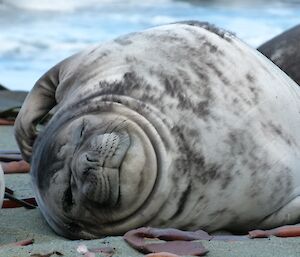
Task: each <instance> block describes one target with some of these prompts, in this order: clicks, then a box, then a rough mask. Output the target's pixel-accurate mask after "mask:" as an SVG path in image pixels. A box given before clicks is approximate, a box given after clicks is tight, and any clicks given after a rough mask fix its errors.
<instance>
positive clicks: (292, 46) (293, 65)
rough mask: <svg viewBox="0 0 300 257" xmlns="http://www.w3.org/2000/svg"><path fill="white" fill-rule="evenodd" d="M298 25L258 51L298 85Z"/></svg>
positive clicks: (299, 39)
mask: <svg viewBox="0 0 300 257" xmlns="http://www.w3.org/2000/svg"><path fill="white" fill-rule="evenodd" d="M299 42H300V25H298V26H295V27H293V28H291V29H289V30H287V31H285V32H283V33H282V34H280V35H278V36H276V37H274V38H272V39H270V40H269V41H267V42H266V43H264V44H263V45H261V46H260V47H258V51H260V52H261V53H262V54H264V55H265V56H266V57H268V58H269V59H270V60H271V61H272V62H274V63H275V64H276V65H277V66H278V67H279V68H281V69H282V70H283V71H284V72H285V73H286V74H288V75H289V76H290V77H291V78H292V79H293V80H294V81H295V82H296V83H297V84H298V85H300V72H299V70H300V45H299Z"/></svg>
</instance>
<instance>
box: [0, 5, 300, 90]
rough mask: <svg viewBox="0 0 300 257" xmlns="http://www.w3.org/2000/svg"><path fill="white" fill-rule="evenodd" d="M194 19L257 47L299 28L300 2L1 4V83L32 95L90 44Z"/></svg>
mask: <svg viewBox="0 0 300 257" xmlns="http://www.w3.org/2000/svg"><path fill="white" fill-rule="evenodd" d="M192 19H195V20H200V21H209V22H211V23H214V24H215V25H217V26H220V27H223V28H225V29H228V30H230V31H232V32H234V33H235V34H236V35H237V36H238V37H240V38H242V39H243V40H244V41H245V42H247V43H248V44H250V45H251V46H253V47H257V46H258V45H260V44H261V43H263V42H265V41H266V40H268V39H270V38H272V37H273V36H275V35H277V34H279V33H281V32H282V31H284V30H286V29H288V28H290V27H292V26H295V25H296V24H300V1H296V0H294V1H293V0H283V1H279V0H265V1H264V0H252V1H251V0H249V1H238V0H235V1H234V0H206V1H205V0H202V1H201V0H198V1H197V0H194V1H183V0H142V1H141V0H127V1H126V0H119V1H114V0H0V28H1V33H0V83H2V84H3V85H5V86H6V87H8V88H10V89H19V90H30V89H31V88H32V86H33V85H34V83H35V81H36V80H37V79H38V78H39V77H40V76H41V75H42V74H43V73H44V72H46V71H47V70H48V69H49V68H50V67H52V66H53V65H54V64H56V63H57V62H59V61H60V60H62V59H63V58H65V57H67V56H69V55H71V54H73V53H75V52H77V51H79V50H81V49H83V48H84V47H86V46H88V45H92V44H97V43H100V42H103V41H107V40H109V39H112V38H114V37H116V36H118V35H121V34H124V33H128V32H132V31H136V30H141V29H144V28H148V27H152V26H155V25H159V24H164V23H169V22H174V21H179V20H192Z"/></svg>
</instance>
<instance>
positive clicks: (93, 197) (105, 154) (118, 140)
mask: <svg viewBox="0 0 300 257" xmlns="http://www.w3.org/2000/svg"><path fill="white" fill-rule="evenodd" d="M129 147H130V137H129V134H128V133H127V132H125V131H122V132H111V133H104V134H96V135H95V133H93V135H92V136H90V137H89V138H88V139H86V140H85V142H84V144H83V145H82V146H81V147H80V148H79V149H78V151H77V153H76V154H75V158H74V165H73V171H74V172H75V173H76V175H75V176H76V178H77V182H78V184H79V185H78V188H80V190H81V192H82V195H83V196H84V197H86V198H87V199H88V200H90V201H93V202H95V203H98V204H101V205H102V206H109V207H113V206H115V205H117V203H118V201H119V196H120V169H121V165H122V162H123V160H124V157H125V155H126V152H127V151H128V148H129ZM78 180H79V181H78Z"/></svg>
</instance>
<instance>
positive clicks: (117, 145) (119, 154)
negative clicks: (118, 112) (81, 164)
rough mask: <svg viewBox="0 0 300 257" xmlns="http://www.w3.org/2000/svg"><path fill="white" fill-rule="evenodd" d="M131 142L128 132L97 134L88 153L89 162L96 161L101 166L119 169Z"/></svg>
mask: <svg viewBox="0 0 300 257" xmlns="http://www.w3.org/2000/svg"><path fill="white" fill-rule="evenodd" d="M129 144H130V139H129V135H128V134H127V133H126V132H123V133H116V132H112V133H105V134H102V135H97V136H95V137H93V138H92V140H91V149H90V150H89V152H88V153H87V155H86V159H87V162H90V163H93V162H95V163H97V165H98V166H99V167H107V168H116V169H118V168H119V167H120V165H121V163H122V160H123V159H124V156H125V154H126V151H127V150H128V147H129Z"/></svg>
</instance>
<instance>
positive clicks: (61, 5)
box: [0, 0, 172, 12]
mask: <svg viewBox="0 0 300 257" xmlns="http://www.w3.org/2000/svg"><path fill="white" fill-rule="evenodd" d="M171 2H172V0H160V1H159V2H158V1H157V0H146V1H145V0H144V1H142V2H141V1H139V0H84V1H83V0H2V1H1V3H0V4H3V5H5V6H9V7H13V8H17V9H24V10H33V11H60V12H63V11H76V10H79V9H83V8H89V7H90V8H91V7H94V6H97V7H107V6H136V5H139V6H141V5H144V6H145V5H154V4H159V5H161V4H166V3H171Z"/></svg>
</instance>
